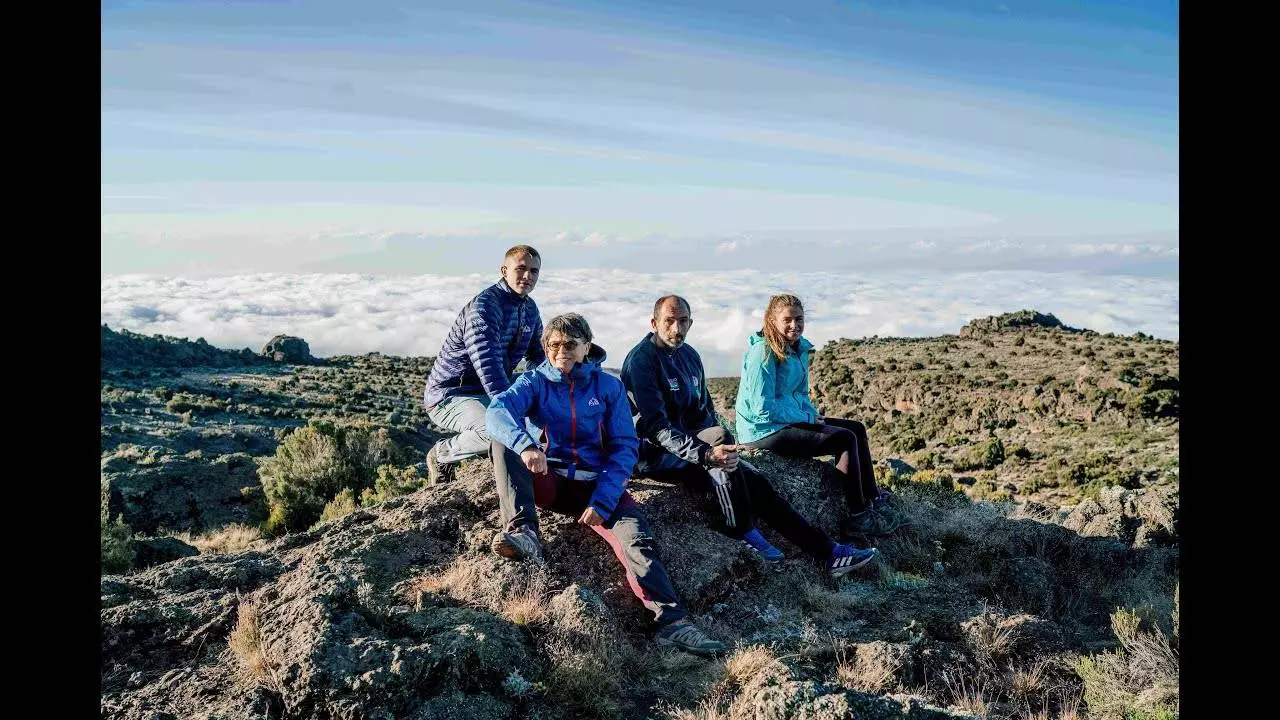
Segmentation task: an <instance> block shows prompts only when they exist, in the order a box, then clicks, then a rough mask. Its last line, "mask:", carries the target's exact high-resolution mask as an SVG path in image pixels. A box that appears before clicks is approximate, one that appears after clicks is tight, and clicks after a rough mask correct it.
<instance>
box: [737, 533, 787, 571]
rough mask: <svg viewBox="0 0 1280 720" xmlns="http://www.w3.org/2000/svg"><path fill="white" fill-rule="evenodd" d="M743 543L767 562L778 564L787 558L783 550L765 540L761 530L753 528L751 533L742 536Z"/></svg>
mask: <svg viewBox="0 0 1280 720" xmlns="http://www.w3.org/2000/svg"><path fill="white" fill-rule="evenodd" d="M742 542H744V543H746V545H747V547H749V548H751V549H752V550H755V551H756V552H757V553H759V554H760V557H761V558H763V559H764V561H765V562H771V563H776V562H778V561H779V560H782V558H783V557H785V556H784V555H783V554H782V551H781V550H779V549H778V548H776V547H774V546H772V545H770V544H769V541H768V540H765V539H764V535H762V534H761V533H760V528H751V532H748V533H747V534H746V535H743V536H742Z"/></svg>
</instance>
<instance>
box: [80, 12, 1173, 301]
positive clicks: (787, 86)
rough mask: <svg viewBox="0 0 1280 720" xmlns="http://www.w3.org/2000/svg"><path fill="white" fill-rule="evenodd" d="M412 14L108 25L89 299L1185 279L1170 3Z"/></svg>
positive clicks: (185, 17)
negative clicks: (275, 277)
mask: <svg viewBox="0 0 1280 720" xmlns="http://www.w3.org/2000/svg"><path fill="white" fill-rule="evenodd" d="M418 5H419V4H418V3H408V2H386V1H383V0H370V1H368V2H361V3H350V2H336V1H331V2H306V1H299V2H225V1H220V2H105V3H104V4H103V6H102V130H101V132H102V273H103V275H104V276H108V275H119V274H126V273H157V274H165V275H185V276H198V275H219V274H222V275H225V274H234V273H253V272H302V273H306V272H340V273H341V272H358V273H372V274H379V275H396V274H416V273H443V274H460V273H470V272H480V271H482V270H484V271H491V270H492V268H493V267H495V266H496V264H497V262H496V261H495V259H494V253H495V252H496V253H500V252H501V250H502V249H504V248H505V247H506V246H509V245H511V244H514V243H516V242H530V243H533V244H534V245H537V246H539V247H540V248H546V250H544V252H546V253H547V262H554V263H555V264H556V265H557V266H558V267H564V268H568V267H580V268H592V267H596V268H614V267H620V266H625V267H628V268H632V269H634V270H636V271H637V272H650V273H656V272H666V271H676V270H715V269H720V268H768V269H770V270H780V269H790V270H796V271H817V270H827V271H839V270H841V269H854V268H858V269H864V270H865V269H868V268H870V269H874V268H875V267H884V268H901V267H903V266H916V267H921V268H924V269H948V268H951V269H957V270H962V271H981V270H1041V271H1047V270H1057V269H1068V270H1072V271H1082V272H1096V273H1117V274H1126V275H1135V276H1159V277H1165V278H1171V277H1176V272H1177V247H1178V164H1179V157H1178V91H1177V88H1178V40H1177V11H1178V8H1177V4H1176V3H1173V2H1106V3H1102V2H1091V1H1087V0H1077V1H1074V2H1065V1H1064V2H1048V1H1044V0H1041V1H1037V2H1018V1H1017V0H1003V1H996V2H906V1H899V2H883V1H879V0H877V1H874V2H852V1H847V0H841V1H838V2H837V1H826V2H817V1H812V2H809V1H797V2H787V3H781V2H699V3H697V4H696V5H697V6H698V7H697V9H696V10H694V9H689V8H687V7H681V5H683V4H680V3H668V2H627V3H604V2H600V3H594V2H592V3H588V2H512V1H509V0H497V1H494V0H467V1H466V2H431V3H424V4H423V5H428V6H429V7H419V6H418ZM553 258H554V260H553Z"/></svg>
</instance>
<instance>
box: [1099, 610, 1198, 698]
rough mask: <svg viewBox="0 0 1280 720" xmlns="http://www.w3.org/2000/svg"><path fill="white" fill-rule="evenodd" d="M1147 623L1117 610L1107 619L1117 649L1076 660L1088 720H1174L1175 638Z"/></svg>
mask: <svg viewBox="0 0 1280 720" xmlns="http://www.w3.org/2000/svg"><path fill="white" fill-rule="evenodd" d="M1175 612H1176V605H1175ZM1175 622H1176V617H1175ZM1150 625H1151V624H1150V623H1147V622H1144V621H1143V620H1142V619H1141V617H1140V613H1139V612H1136V611H1131V610H1126V609H1125V608H1119V609H1117V610H1116V611H1115V612H1114V613H1112V615H1111V629H1112V632H1114V633H1115V635H1116V639H1118V640H1119V641H1120V646H1121V647H1120V649H1118V650H1116V651H1114V652H1103V653H1100V654H1098V655H1091V656H1087V657H1083V658H1081V659H1080V660H1078V661H1077V662H1076V665H1075V670H1076V674H1077V675H1079V676H1080V679H1081V680H1083V681H1084V701H1085V704H1086V705H1087V706H1088V708H1089V715H1090V717H1099V718H1123V719H1124V720H1136V719H1138V718H1142V719H1144V720H1156V719H1157V718H1160V719H1162V720H1163V719H1165V718H1168V719H1171V720H1176V718H1177V717H1178V706H1179V701H1178V674H1179V652H1178V635H1177V633H1176V632H1175V633H1174V635H1173V636H1172V638H1170V637H1169V636H1167V635H1165V633H1164V632H1163V631H1161V629H1160V628H1159V627H1154V626H1150ZM1175 627H1176V626H1175Z"/></svg>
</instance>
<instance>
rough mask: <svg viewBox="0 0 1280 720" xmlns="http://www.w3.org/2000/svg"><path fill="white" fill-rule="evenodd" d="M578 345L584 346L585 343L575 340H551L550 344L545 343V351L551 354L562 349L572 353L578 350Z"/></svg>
mask: <svg viewBox="0 0 1280 720" xmlns="http://www.w3.org/2000/svg"><path fill="white" fill-rule="evenodd" d="M579 345H586V343H584V342H578V341H577V340H552V341H551V342H549V343H547V349H548V350H550V351H551V352H553V353H554V352H559V351H560V348H564V349H565V350H568V351H569V352H573V351H574V350H577V349H578V346H579Z"/></svg>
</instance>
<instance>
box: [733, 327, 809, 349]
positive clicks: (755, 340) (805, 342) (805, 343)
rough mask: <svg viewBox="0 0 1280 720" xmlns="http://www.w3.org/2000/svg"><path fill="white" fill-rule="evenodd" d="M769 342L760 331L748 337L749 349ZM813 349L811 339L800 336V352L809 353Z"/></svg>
mask: <svg viewBox="0 0 1280 720" xmlns="http://www.w3.org/2000/svg"><path fill="white" fill-rule="evenodd" d="M768 343H769V341H768V340H765V339H764V334H763V333H761V332H760V331H759V330H757V331H756V332H753V333H751V334H750V335H748V336H747V347H755V346H756V345H761V344H766V345H767V344H768ZM812 349H813V343H811V342H809V338H807V337H805V336H803V335H801V336H800V352H801V353H807V352H809V351H810V350H812Z"/></svg>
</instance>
